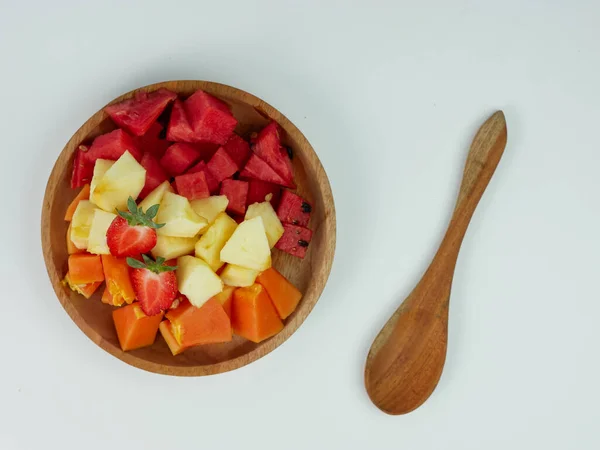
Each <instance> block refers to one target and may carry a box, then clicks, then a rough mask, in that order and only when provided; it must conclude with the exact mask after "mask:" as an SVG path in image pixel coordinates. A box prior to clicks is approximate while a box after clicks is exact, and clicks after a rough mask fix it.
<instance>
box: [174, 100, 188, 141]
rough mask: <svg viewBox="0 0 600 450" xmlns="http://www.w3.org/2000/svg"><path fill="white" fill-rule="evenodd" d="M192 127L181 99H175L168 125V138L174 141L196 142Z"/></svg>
mask: <svg viewBox="0 0 600 450" xmlns="http://www.w3.org/2000/svg"><path fill="white" fill-rule="evenodd" d="M192 135H193V132H192V127H191V126H190V122H189V121H188V118H187V114H186V113H185V109H184V108H183V102H182V101H181V100H175V103H173V109H172V111H171V118H170V119H169V126H168V127H167V140H169V141H173V142H194V138H193V136H192Z"/></svg>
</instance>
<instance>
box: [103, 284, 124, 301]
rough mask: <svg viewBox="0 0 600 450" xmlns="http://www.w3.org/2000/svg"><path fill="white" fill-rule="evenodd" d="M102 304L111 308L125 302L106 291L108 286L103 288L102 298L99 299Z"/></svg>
mask: <svg viewBox="0 0 600 450" xmlns="http://www.w3.org/2000/svg"><path fill="white" fill-rule="evenodd" d="M100 300H101V301H102V303H106V304H107V305H111V306H121V305H123V303H125V301H124V300H123V298H122V297H114V296H113V295H112V294H111V293H110V291H109V290H108V286H107V287H105V288H104V292H103V293H102V298H101V299H100Z"/></svg>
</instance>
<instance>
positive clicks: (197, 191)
mask: <svg viewBox="0 0 600 450" xmlns="http://www.w3.org/2000/svg"><path fill="white" fill-rule="evenodd" d="M175 186H176V187H177V193H178V194H179V195H182V196H184V197H186V198H187V199H188V200H190V201H191V200H198V199H200V198H206V197H210V191H209V190H208V184H207V183H206V176H205V175H204V172H195V173H186V174H185V175H179V176H177V177H175Z"/></svg>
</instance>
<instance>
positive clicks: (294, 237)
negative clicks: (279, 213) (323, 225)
mask: <svg viewBox="0 0 600 450" xmlns="http://www.w3.org/2000/svg"><path fill="white" fill-rule="evenodd" d="M311 238H312V231H310V230H309V229H308V228H304V227H299V226H296V225H291V224H289V223H284V224H283V236H281V239H279V241H278V242H277V244H276V245H275V248H277V249H279V250H282V251H284V252H286V253H289V254H290V255H293V256H297V257H298V258H304V256H305V255H306V251H307V250H308V244H310V240H311Z"/></svg>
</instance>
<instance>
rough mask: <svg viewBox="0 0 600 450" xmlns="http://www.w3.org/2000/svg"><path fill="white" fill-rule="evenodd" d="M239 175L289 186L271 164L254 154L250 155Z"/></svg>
mask: <svg viewBox="0 0 600 450" xmlns="http://www.w3.org/2000/svg"><path fill="white" fill-rule="evenodd" d="M240 176H241V177H244V178H252V179H253V180H261V181H266V182H267V183H273V184H278V185H280V186H285V187H293V186H290V184H289V183H288V182H286V181H285V180H284V179H283V178H281V176H280V175H278V174H277V172H275V171H274V170H273V169H272V168H271V166H269V165H268V164H267V163H266V162H264V161H263V160H262V159H260V158H259V157H258V156H256V155H255V154H252V155H250V159H249V160H248V162H247V163H246V166H245V167H244V169H243V170H242V172H241V173H240Z"/></svg>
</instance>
